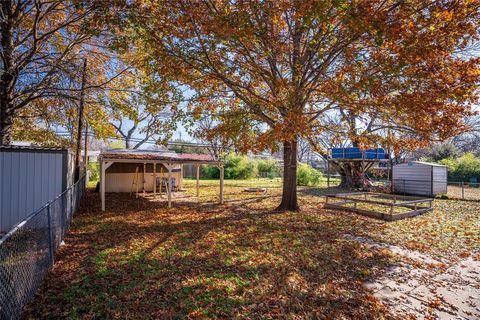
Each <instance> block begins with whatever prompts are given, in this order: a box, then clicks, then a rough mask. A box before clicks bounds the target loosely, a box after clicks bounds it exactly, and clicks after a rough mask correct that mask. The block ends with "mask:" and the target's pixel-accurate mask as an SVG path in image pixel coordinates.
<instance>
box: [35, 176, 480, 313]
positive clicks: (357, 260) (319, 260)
mask: <svg viewBox="0 0 480 320" xmlns="http://www.w3.org/2000/svg"><path fill="white" fill-rule="evenodd" d="M265 180H266V179H265ZM194 184H195V182H194V181H191V180H190V181H189V180H187V181H185V185H186V187H187V188H188V189H189V190H188V191H187V194H188V195H192V194H194V193H195V191H194V190H193V188H192V186H194ZM201 186H202V188H201V194H200V195H201V199H200V200H202V202H206V203H203V204H197V203H195V202H189V201H185V200H182V201H177V202H176V203H175V207H174V208H172V209H167V208H166V206H165V202H164V201H163V202H154V201H151V198H149V199H141V198H140V199H135V198H130V197H128V195H119V194H109V195H107V211H105V212H102V211H100V210H99V209H100V201H99V196H98V194H96V193H93V192H89V193H87V195H86V197H85V199H84V200H83V202H82V206H81V208H80V212H79V214H77V215H76V216H75V218H74V224H73V226H72V229H71V231H70V232H69V233H68V234H67V237H66V239H65V243H66V244H65V246H63V247H62V248H61V250H60V251H59V253H58V254H57V256H56V261H57V263H56V265H55V267H54V269H53V270H52V271H51V272H50V274H49V275H48V279H47V280H46V284H45V286H44V288H43V289H42V290H41V291H40V292H39V293H38V294H37V296H36V298H35V300H34V301H33V303H32V304H31V305H30V307H29V308H28V310H27V314H26V318H30V319H37V318H70V319H80V318H84V319H92V318H98V319H104V318H110V319H112V318H113V319H129V318H130V319H138V318H140V319H159V318H162V319H184V318H225V319H233V318H242V319H244V318H254V319H255V318H256V319H258V318H328V319H341V318H347V319H379V318H389V317H390V314H389V311H388V309H386V307H384V306H383V305H381V304H380V303H379V302H378V301H377V300H376V299H375V298H373V296H372V293H371V292H370V291H368V290H366V289H364V288H363V286H362V283H363V282H364V281H367V280H371V279H373V278H375V277H377V276H379V275H381V274H382V273H383V271H384V268H385V267H386V266H387V265H389V264H391V263H394V262H396V261H398V259H400V258H399V257H397V256H394V255H392V254H391V253H390V252H388V251H386V250H376V249H367V248H366V247H364V246H363V245H361V244H359V243H357V242H354V241H352V240H348V239H346V238H345V237H344V235H345V234H353V235H359V236H367V237H370V238H373V239H376V240H380V241H384V242H388V243H393V244H397V245H401V246H404V247H408V248H412V249H417V250H421V251H425V252H428V253H431V254H434V255H436V256H441V257H443V258H445V259H451V260H455V259H458V258H460V257H462V256H465V255H467V254H476V252H478V250H479V248H478V246H479V243H480V226H479V219H478V212H480V204H478V203H474V202H462V201H452V200H436V201H435V206H436V209H435V211H434V212H430V213H428V214H425V215H423V216H419V217H416V218H413V219H408V220H402V221H397V222H388V223H387V222H382V221H378V220H373V219H369V218H365V217H362V216H359V215H356V214H353V213H348V212H340V211H336V210H324V209H322V206H323V201H324V197H322V195H324V194H325V193H326V192H327V190H326V189H325V188H300V189H299V201H300V204H301V206H302V211H301V212H300V213H272V209H274V208H275V206H276V205H277V204H278V202H279V196H280V193H281V188H279V187H280V185H279V184H278V183H277V182H275V181H271V182H268V181H258V182H253V181H246V182H239V181H228V180H227V181H225V199H226V200H227V202H226V204H225V205H223V206H221V205H217V204H214V203H212V202H213V201H216V200H217V196H218V181H206V180H202V181H201ZM251 186H266V187H267V193H266V194H251V193H246V192H243V191H242V190H243V188H245V187H251ZM332 191H335V190H329V191H328V192H332ZM187 199H188V198H187ZM195 201H196V200H195Z"/></svg>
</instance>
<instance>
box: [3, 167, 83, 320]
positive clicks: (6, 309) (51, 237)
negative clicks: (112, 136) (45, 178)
mask: <svg viewBox="0 0 480 320" xmlns="http://www.w3.org/2000/svg"><path fill="white" fill-rule="evenodd" d="M84 192H85V176H83V177H82V178H80V180H79V181H78V182H77V183H75V184H74V185H73V186H71V187H69V188H68V189H67V190H65V191H64V192H63V193H62V194H60V195H59V196H58V197H57V198H55V199H54V200H52V201H50V202H49V203H47V204H46V205H45V206H44V207H42V208H40V209H38V210H37V211H35V212H33V213H32V214H31V215H29V216H28V217H27V218H26V219H25V220H23V221H22V222H20V223H19V224H17V225H16V226H15V227H14V228H13V229H12V230H10V231H9V232H8V233H7V234H6V235H4V236H3V237H2V238H1V239H0V319H2V320H3V319H19V318H20V317H21V315H22V311H23V309H24V307H25V306H26V305H27V303H28V302H29V301H30V300H31V299H32V298H33V295H34V294H35V292H36V291H37V289H38V287H39V286H40V285H41V284H42V282H43V280H44V278H45V275H46V274H47V271H48V270H49V269H50V268H51V267H52V266H53V263H54V257H55V252H56V251H57V250H58V248H59V247H60V245H61V243H62V241H63V238H64V235H65V233H66V232H67V231H68V229H69V228H70V223H71V221H72V217H73V213H74V212H75V211H76V210H77V208H78V205H79V203H80V199H81V197H82V195H83V193H84Z"/></svg>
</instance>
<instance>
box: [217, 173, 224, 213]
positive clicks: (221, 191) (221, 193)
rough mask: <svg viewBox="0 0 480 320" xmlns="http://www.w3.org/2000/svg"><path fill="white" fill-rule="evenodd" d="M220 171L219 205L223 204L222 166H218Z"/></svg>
mask: <svg viewBox="0 0 480 320" xmlns="http://www.w3.org/2000/svg"><path fill="white" fill-rule="evenodd" d="M218 167H219V169H220V204H223V175H224V169H223V164H221V165H219V166H218Z"/></svg>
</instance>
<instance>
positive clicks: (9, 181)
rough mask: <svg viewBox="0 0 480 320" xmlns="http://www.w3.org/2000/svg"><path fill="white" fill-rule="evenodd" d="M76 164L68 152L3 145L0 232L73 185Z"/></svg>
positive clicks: (7, 229)
mask: <svg viewBox="0 0 480 320" xmlns="http://www.w3.org/2000/svg"><path fill="white" fill-rule="evenodd" d="M73 165H74V163H73V154H72V153H71V152H70V151H69V150H67V149H57V148H40V147H30V146H29V147H24V146H0V233H5V232H8V231H9V230H10V229H11V228H12V227H14V226H15V225H16V224H18V223H19V222H21V221H22V220H23V219H24V218H26V217H27V216H28V215H30V214H31V213H33V212H34V211H35V210H37V209H39V208H41V207H42V206H44V205H45V204H46V203H47V202H49V201H51V200H53V199H54V198H55V197H57V196H58V195H59V194H61V193H62V192H63V191H64V190H65V189H66V188H67V187H69V186H70V185H72V182H73Z"/></svg>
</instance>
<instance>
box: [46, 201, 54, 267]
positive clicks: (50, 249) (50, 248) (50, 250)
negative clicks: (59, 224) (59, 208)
mask: <svg viewBox="0 0 480 320" xmlns="http://www.w3.org/2000/svg"><path fill="white" fill-rule="evenodd" d="M50 207H51V202H50V203H49V204H48V205H47V221H48V255H49V261H50V264H51V266H52V267H53V264H54V262H55V261H54V252H53V250H54V249H53V236H52V231H53V230H52V217H51V210H50Z"/></svg>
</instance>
